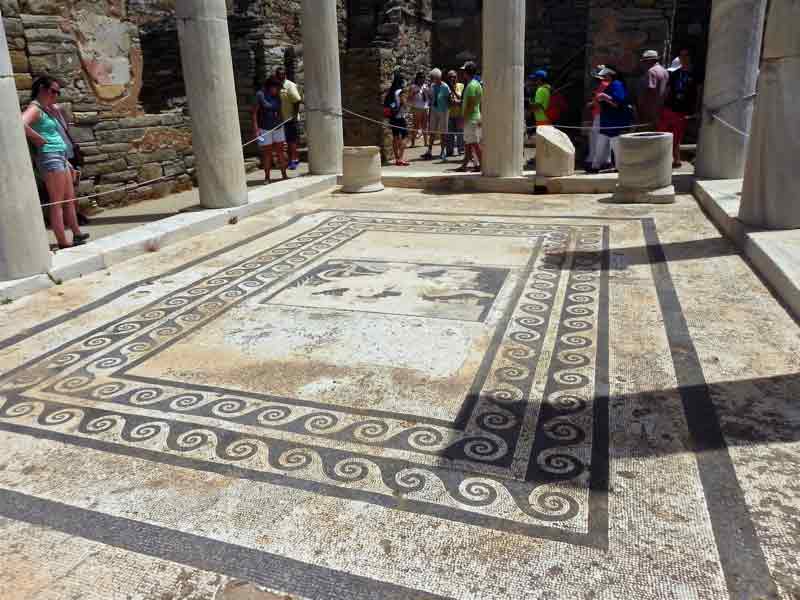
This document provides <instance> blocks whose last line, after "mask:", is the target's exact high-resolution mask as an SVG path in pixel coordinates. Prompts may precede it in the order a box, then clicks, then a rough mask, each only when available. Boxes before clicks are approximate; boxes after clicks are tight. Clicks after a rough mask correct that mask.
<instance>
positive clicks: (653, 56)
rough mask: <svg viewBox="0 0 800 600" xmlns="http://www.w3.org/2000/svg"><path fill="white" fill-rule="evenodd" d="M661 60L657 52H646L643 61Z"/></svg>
mask: <svg viewBox="0 0 800 600" xmlns="http://www.w3.org/2000/svg"><path fill="white" fill-rule="evenodd" d="M659 58H661V57H660V56H659V55H658V52H656V51H655V50H645V51H644V54H642V60H658V59H659Z"/></svg>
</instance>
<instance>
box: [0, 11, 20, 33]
mask: <svg viewBox="0 0 800 600" xmlns="http://www.w3.org/2000/svg"><path fill="white" fill-rule="evenodd" d="M2 4H3V3H2V2H0V7H1V6H2ZM3 28H4V29H5V30H6V35H7V36H8V37H16V36H23V35H25V29H24V28H23V26H22V19H10V18H8V17H7V16H6V11H5V9H3Z"/></svg>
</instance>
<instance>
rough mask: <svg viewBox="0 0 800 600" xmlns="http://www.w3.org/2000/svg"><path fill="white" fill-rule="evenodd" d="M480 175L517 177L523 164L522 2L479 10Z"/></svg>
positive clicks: (503, 1)
mask: <svg viewBox="0 0 800 600" xmlns="http://www.w3.org/2000/svg"><path fill="white" fill-rule="evenodd" d="M482 72H483V77H484V94H483V103H482V105H481V113H482V117H483V136H484V138H483V145H484V151H483V174H484V175H485V176H487V177H521V176H522V172H523V163H524V137H523V134H524V131H525V113H524V99H523V95H524V85H525V0H494V1H493V2H492V3H491V10H484V11H483V70H482Z"/></svg>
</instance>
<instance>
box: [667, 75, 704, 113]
mask: <svg viewBox="0 0 800 600" xmlns="http://www.w3.org/2000/svg"><path fill="white" fill-rule="evenodd" d="M697 86H698V83H697V79H696V78H695V75H694V73H692V72H691V71H687V70H686V69H678V70H677V71H673V72H672V73H670V75H669V91H668V92H667V98H666V101H665V102H664V105H665V106H666V107H668V108H670V109H672V110H673V111H674V112H677V113H683V114H687V115H689V114H692V113H693V112H694V111H695V109H696V108H697Z"/></svg>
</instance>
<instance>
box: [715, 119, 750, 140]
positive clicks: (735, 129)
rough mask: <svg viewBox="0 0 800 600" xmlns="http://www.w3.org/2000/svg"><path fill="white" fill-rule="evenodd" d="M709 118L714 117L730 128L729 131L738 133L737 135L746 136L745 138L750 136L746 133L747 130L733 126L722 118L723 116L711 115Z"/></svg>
mask: <svg viewBox="0 0 800 600" xmlns="http://www.w3.org/2000/svg"><path fill="white" fill-rule="evenodd" d="M711 118H712V119H716V120H717V121H719V122H720V123H722V124H723V125H724V126H725V127H727V128H728V129H730V130H731V131H735V132H736V133H738V134H739V135H741V136H743V137H746V138H748V137H750V134H749V133H747V132H745V131H742V130H741V129H739V128H737V127H734V126H733V125H731V124H730V123H728V122H727V121H726V120H725V119H723V118H722V117H720V116H719V115H711Z"/></svg>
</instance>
